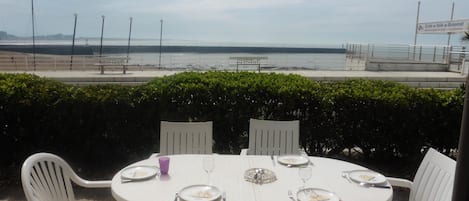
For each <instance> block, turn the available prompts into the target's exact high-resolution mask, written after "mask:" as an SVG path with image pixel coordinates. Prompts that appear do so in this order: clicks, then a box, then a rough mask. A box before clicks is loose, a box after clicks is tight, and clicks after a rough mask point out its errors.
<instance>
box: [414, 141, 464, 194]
mask: <svg viewBox="0 0 469 201" xmlns="http://www.w3.org/2000/svg"><path fill="white" fill-rule="evenodd" d="M455 170H456V161H454V160H453V159H451V158H449V157H447V156H445V155H443V154H441V153H439V152H438V151H436V150H435V149H432V148H430V149H429V150H428V152H427V154H425V157H424V158H423V160H422V163H421V164H420V166H419V168H418V170H417V173H416V174H415V178H414V181H413V184H412V188H411V190H410V197H409V200H410V201H450V200H451V196H452V193H453V181H454V172H455Z"/></svg>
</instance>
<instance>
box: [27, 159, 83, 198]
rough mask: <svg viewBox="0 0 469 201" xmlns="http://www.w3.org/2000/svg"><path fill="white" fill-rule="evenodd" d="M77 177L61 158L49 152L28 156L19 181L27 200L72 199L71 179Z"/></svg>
mask: <svg viewBox="0 0 469 201" xmlns="http://www.w3.org/2000/svg"><path fill="white" fill-rule="evenodd" d="M77 177H78V176H77V175H76V174H75V173H74V172H73V170H72V168H71V167H70V166H69V165H68V164H67V163H66V162H65V161H64V160H63V159H61V158H60V157H58V156H56V155H53V154H49V153H38V154H34V155H32V156H30V157H29V158H28V159H26V161H25V162H24V163H23V167H22V168H21V182H22V184H23V190H24V193H25V196H26V199H27V200H29V201H59V200H60V201H74V200H75V197H74V194H73V188H72V183H71V181H72V180H75V179H76V178H77Z"/></svg>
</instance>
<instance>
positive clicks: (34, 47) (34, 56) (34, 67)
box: [31, 0, 36, 71]
mask: <svg viewBox="0 0 469 201" xmlns="http://www.w3.org/2000/svg"><path fill="white" fill-rule="evenodd" d="M31 19H32V23H33V69H34V71H36V36H35V30H34V24H35V21H34V0H31Z"/></svg>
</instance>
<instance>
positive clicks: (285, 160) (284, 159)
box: [277, 155, 308, 165]
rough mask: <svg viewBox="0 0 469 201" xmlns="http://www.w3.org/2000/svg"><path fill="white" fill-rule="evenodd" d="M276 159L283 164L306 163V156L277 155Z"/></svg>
mask: <svg viewBox="0 0 469 201" xmlns="http://www.w3.org/2000/svg"><path fill="white" fill-rule="evenodd" d="M277 161H278V162H279V163H281V164H283V165H304V164H307V163H308V159H307V158H305V157H303V156H296V155H286V156H279V157H278V158H277Z"/></svg>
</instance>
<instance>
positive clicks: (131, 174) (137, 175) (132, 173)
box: [121, 166, 159, 180]
mask: <svg viewBox="0 0 469 201" xmlns="http://www.w3.org/2000/svg"><path fill="white" fill-rule="evenodd" d="M158 171H159V170H158V168H157V167H153V166H135V167H129V168H126V169H124V170H123V171H122V172H121V178H122V179H128V180H143V179H149V178H152V177H154V176H155V175H157V174H158Z"/></svg>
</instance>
